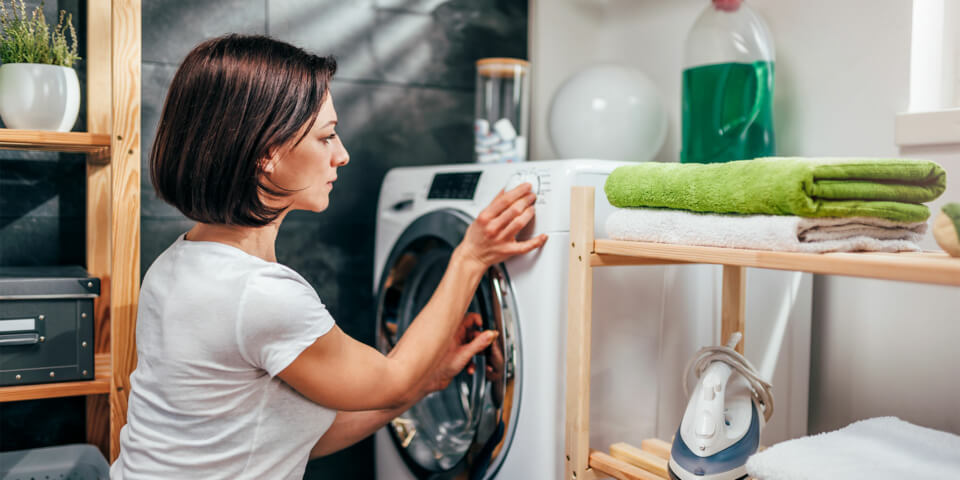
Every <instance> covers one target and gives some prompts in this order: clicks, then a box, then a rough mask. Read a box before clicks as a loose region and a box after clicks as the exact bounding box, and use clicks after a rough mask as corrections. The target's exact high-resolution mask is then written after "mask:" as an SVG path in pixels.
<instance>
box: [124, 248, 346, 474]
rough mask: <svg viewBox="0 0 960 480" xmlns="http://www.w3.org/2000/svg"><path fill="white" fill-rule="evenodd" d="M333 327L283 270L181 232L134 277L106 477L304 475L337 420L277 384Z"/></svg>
mask: <svg viewBox="0 0 960 480" xmlns="http://www.w3.org/2000/svg"><path fill="white" fill-rule="evenodd" d="M333 325H334V321H333V318H332V317H331V316H330V314H329V313H328V312H327V309H326V308H325V307H324V306H323V303H322V302H321V301H320V298H319V297H317V294H316V292H315V291H314V289H313V288H312V287H311V286H310V284H309V283H307V281H306V280H304V279H303V277H301V276H300V275H298V274H297V273H296V272H294V271H293V270H291V269H290V268H288V267H285V266H283V265H280V264H277V263H270V262H267V261H264V260H262V259H260V258H257V257H254V256H252V255H249V254H247V253H245V252H243V251H242V250H239V249H236V248H234V247H231V246H229V245H225V244H222V243H216V242H193V241H187V240H184V239H183V236H182V235H181V237H180V238H179V239H177V241H176V242H174V244H173V245H171V246H170V247H169V248H168V249H167V250H166V251H165V252H163V254H161V255H160V256H159V257H158V258H157V260H156V261H155V262H154V263H153V265H152V266H151V267H150V269H149V270H148V271H147V274H146V276H145V277H144V279H143V286H142V288H141V290H140V306H139V311H138V313H137V368H136V370H134V372H133V374H132V375H131V376H130V383H131V387H132V388H131V390H130V399H129V404H128V410H127V424H126V426H124V427H123V429H122V430H121V431H120V456H119V457H118V458H117V461H116V462H115V463H114V464H113V466H112V468H111V469H110V476H111V478H113V479H115V480H116V479H122V478H128V479H172V478H204V479H206V478H224V479H248V478H249V479H260V478H302V477H303V473H304V470H305V468H306V463H307V460H308V456H309V453H310V449H311V448H312V447H313V445H314V444H315V443H316V442H317V440H318V439H319V438H320V436H321V435H323V433H324V432H326V430H327V429H328V428H329V427H330V424H332V423H333V419H334V417H336V411H334V410H331V409H328V408H325V407H322V406H320V405H317V404H316V403H313V402H312V401H310V400H308V399H307V398H306V397H304V396H302V395H300V394H299V393H298V392H296V391H295V390H293V389H292V388H291V387H290V386H289V385H287V384H286V383H284V382H283V381H282V380H280V379H279V378H276V375H277V373H279V372H280V371H282V370H283V369H284V368H286V367H287V366H288V365H290V363H291V362H292V361H293V360H294V359H296V358H297V356H298V355H300V353H301V352H302V351H303V350H304V349H305V348H306V347H308V346H309V345H311V344H312V343H313V342H314V341H315V340H316V339H317V338H318V337H320V336H321V335H323V334H325V333H327V332H328V331H329V330H330V329H331V328H333ZM322 374H323V373H322V372H317V375H322Z"/></svg>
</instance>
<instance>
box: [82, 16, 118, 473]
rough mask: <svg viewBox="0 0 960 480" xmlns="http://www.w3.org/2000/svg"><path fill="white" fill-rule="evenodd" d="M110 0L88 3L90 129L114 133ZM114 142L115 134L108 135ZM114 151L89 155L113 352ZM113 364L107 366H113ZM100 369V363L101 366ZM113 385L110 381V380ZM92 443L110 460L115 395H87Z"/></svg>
mask: <svg viewBox="0 0 960 480" xmlns="http://www.w3.org/2000/svg"><path fill="white" fill-rule="evenodd" d="M110 16H111V12H110V0H90V1H88V2H87V30H86V35H87V51H86V57H87V58H86V60H87V130H89V131H91V132H111V131H112V130H111V122H110V117H111V116H112V114H113V112H112V110H111V98H110V92H111V88H110V82H111V74H110V72H111V67H110ZM106 144H107V145H110V135H109V134H106ZM109 153H110V152H109V149H104V150H103V151H101V152H91V153H89V154H88V155H87V217H86V222H87V271H88V272H90V274H91V275H93V276H95V277H98V278H100V296H99V297H98V298H97V299H96V300H95V301H94V336H93V338H94V347H95V351H96V352H97V353H108V352H110V214H111V203H110V189H111V179H112V175H111V173H112V171H113V170H112V168H111V167H110V154H109ZM109 367H110V366H109V365H107V368H108V369H109ZM98 368H99V367H98ZM108 386H109V383H108ZM86 403H87V405H86V409H87V422H86V423H87V443H90V444H93V445H96V446H97V447H99V448H100V451H101V452H102V453H103V455H104V456H105V457H106V458H110V397H109V396H106V395H93V396H88V397H87V402H86Z"/></svg>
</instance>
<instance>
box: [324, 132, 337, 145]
mask: <svg viewBox="0 0 960 480" xmlns="http://www.w3.org/2000/svg"><path fill="white" fill-rule="evenodd" d="M334 138H337V134H336V133H331V134H330V135H328V136H326V137H323V138H322V140H323V144H324V145H327V144H329V143H330V142H331V141H333V139H334Z"/></svg>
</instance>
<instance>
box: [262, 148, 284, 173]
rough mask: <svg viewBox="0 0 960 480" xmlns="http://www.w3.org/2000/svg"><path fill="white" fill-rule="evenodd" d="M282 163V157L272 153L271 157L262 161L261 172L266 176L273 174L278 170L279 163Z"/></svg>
mask: <svg viewBox="0 0 960 480" xmlns="http://www.w3.org/2000/svg"><path fill="white" fill-rule="evenodd" d="M279 161H280V155H278V154H277V153H271V154H270V156H269V157H267V158H264V159H261V160H260V170H261V171H262V172H263V173H266V174H268V175H269V174H272V173H273V172H274V171H275V170H276V169H277V163H278V162H279Z"/></svg>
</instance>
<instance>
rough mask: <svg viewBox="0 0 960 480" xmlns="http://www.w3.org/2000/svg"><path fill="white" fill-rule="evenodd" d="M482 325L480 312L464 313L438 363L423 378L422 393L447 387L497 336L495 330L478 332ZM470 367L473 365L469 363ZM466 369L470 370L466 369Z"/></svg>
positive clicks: (425, 393)
mask: <svg viewBox="0 0 960 480" xmlns="http://www.w3.org/2000/svg"><path fill="white" fill-rule="evenodd" d="M482 326H483V319H482V318H481V317H480V314H477V313H472V312H467V314H466V315H464V317H463V321H462V322H460V326H459V327H458V328H457V333H456V334H455V335H454V337H453V338H452V339H451V340H450V346H449V347H448V348H447V351H446V353H445V354H444V356H443V357H442V358H441V359H440V363H438V364H437V365H436V366H435V367H434V369H433V371H432V372H431V374H430V375H429V376H428V377H427V378H426V379H425V380H424V382H423V384H422V386H421V393H422V394H423V395H427V394H429V393H431V392H435V391H438V390H443V389H445V388H447V385H450V381H451V380H453V378H454V377H456V376H457V374H459V373H460V372H461V371H463V369H464V368H466V367H467V364H469V363H470V361H471V360H472V359H473V356H474V355H477V354H479V353H480V352H482V351H483V350H484V349H485V348H487V347H488V346H490V343H492V342H493V340H494V339H495V338H497V332H496V331H494V330H487V331H485V332H480V331H479V329H480V328H481V327H482ZM470 368H471V369H472V368H473V365H470ZM468 371H470V370H469V369H468ZM470 373H473V372H472V371H471V372H470Z"/></svg>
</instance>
